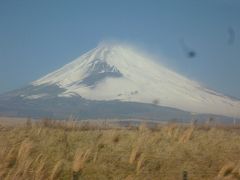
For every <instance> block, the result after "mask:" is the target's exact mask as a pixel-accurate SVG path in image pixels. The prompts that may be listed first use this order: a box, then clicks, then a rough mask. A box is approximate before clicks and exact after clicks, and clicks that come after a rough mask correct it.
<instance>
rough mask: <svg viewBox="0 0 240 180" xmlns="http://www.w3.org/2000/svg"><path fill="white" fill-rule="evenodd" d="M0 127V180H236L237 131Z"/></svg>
mask: <svg viewBox="0 0 240 180" xmlns="http://www.w3.org/2000/svg"><path fill="white" fill-rule="evenodd" d="M18 124H19V122H18V123H15V124H14V125H9V123H6V122H4V123H1V121H0V125H1V126H0V127H1V128H0V179H7V180H12V179H16V180H28V179H29V180H32V179H35V180H38V179H39V180H48V179H49V180H53V179H73V180H77V179H90V180H94V179H103V180H105V179H106V180H107V179H126V180H142V179H143V180H144V179H151V180H155V179H156V180H158V179H166V180H176V179H182V176H183V172H184V171H186V172H187V173H188V178H189V179H191V180H195V179H196V180H197V179H204V180H212V179H216V180H227V179H228V180H230V179H232V180H239V179H240V156H239V154H240V127H239V126H226V125H216V124H214V125H211V124H209V123H208V124H205V125H202V126H199V125H196V124H189V125H187V124H185V125H180V124H176V123H175V124H172V123H170V124H165V125H163V124H159V125H156V126H155V127H154V128H150V127H149V126H148V125H147V124H146V123H143V124H140V125H139V126H138V127H126V128H124V127H119V126H116V124H110V123H107V122H87V121H84V122H80V123H79V122H77V121H75V120H74V119H69V120H67V121H52V120H49V119H45V120H42V121H37V122H33V121H30V120H28V121H26V120H25V121H24V123H20V124H21V125H18Z"/></svg>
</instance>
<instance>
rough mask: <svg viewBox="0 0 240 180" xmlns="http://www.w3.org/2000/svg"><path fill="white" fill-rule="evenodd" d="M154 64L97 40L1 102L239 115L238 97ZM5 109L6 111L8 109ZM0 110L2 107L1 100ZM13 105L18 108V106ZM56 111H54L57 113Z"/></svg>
mask: <svg viewBox="0 0 240 180" xmlns="http://www.w3.org/2000/svg"><path fill="white" fill-rule="evenodd" d="M158 62H159V61H155V60H154V59H153V58H151V57H149V56H148V55H145V54H144V53H142V52H141V51H139V50H136V49H135V48H133V47H130V46H127V45H122V44H120V45H119V44H111V43H110V44H109V43H102V44H100V45H99V46H97V47H96V48H95V49H93V50H91V51H89V52H87V53H85V54H83V55H82V56H80V57H79V58H77V59H76V60H74V61H72V62H71V63H69V64H67V65H65V66H63V67H62V68H60V69H58V70H56V71H54V72H52V73H50V74H48V75H46V76H44V77H42V78H40V79H39V80H36V81H34V82H32V83H31V84H30V85H29V86H27V87H25V88H22V89H20V90H16V91H13V92H10V93H7V94H5V95H3V96H0V100H1V99H5V101H4V103H5V104H9V107H12V104H13V103H12V102H14V101H16V99H17V101H18V102H21V103H20V104H22V103H23V102H25V104H22V105H21V106H26V107H29V108H30V105H29V104H34V105H32V106H31V108H30V109H34V110H36V109H41V110H43V109H44V111H47V109H49V107H48V108H46V104H47V103H48V102H49V103H50V104H51V103H52V102H53V99H54V102H58V105H59V106H61V108H60V107H59V109H63V110H66V109H68V110H69V111H68V112H73V109H74V108H75V109H74V112H80V111H81V112H84V113H86V112H88V111H89V110H90V109H92V110H93V111H94V108H95V109H101V110H102V111H103V112H101V110H99V114H101V115H102V114H103V113H104V112H105V113H106V114H107V112H108V113H109V114H112V113H113V112H114V113H116V114H118V113H119V112H115V111H116V109H118V111H121V115H123V114H125V113H126V112H128V113H129V114H130V113H132V114H134V113H136V114H139V113H144V112H143V111H146V112H147V114H148V115H150V114H151V113H152V114H154V113H155V115H157V112H163V109H161V108H163V107H164V108H165V109H164V111H165V112H167V113H169V114H171V115H172V116H168V117H171V118H173V117H175V116H174V115H176V116H178V115H179V113H180V111H178V110H181V113H180V114H185V115H186V112H189V114H190V113H196V114H215V115H221V116H228V117H237V116H238V117H239V116H240V114H238V112H239V111H240V101H238V100H236V99H233V98H230V97H228V96H225V95H223V94H221V93H217V92H215V91H213V90H210V89H207V88H205V87H203V86H202V85H200V84H199V83H198V82H195V81H192V80H190V79H188V78H186V77H184V76H182V75H180V74H178V73H176V72H174V71H172V70H170V69H168V68H166V67H164V66H163V65H161V64H160V63H158ZM6 97H8V98H6ZM13 97H14V98H13ZM9 99H11V101H9ZM50 99H51V100H50ZM60 99H61V101H60ZM70 99H71V101H70ZM8 102H11V103H8ZM33 102H34V103H33ZM39 102H41V103H39ZM44 102H45V104H44ZM15 104H16V103H15ZM39 104H41V107H39ZM69 104H74V105H73V106H70V105H69ZM152 104H155V105H154V106H153V105H152ZM156 105H157V107H159V108H160V109H161V110H160V109H157V107H156ZM36 106H37V108H36ZM56 106H57V105H56ZM74 106H75V107H74ZM9 107H8V108H7V109H8V111H11V109H10V108H9ZM66 107H67V108H66ZM76 107H78V108H76ZM113 107H114V108H115V109H114V110H113ZM1 108H2V109H4V108H5V109H6V107H5V106H4V105H2V107H1V103H0V110H1ZM104 108H105V109H104ZM168 108H169V109H168ZM171 108H172V109H171ZM15 109H17V112H21V110H19V108H18V107H16V108H15ZM59 109H55V110H54V112H55V113H56V112H58V113H59V112H60V110H59ZM166 109H167V111H166ZM96 112H97V111H96ZM153 112H154V113H153ZM175 112H178V113H175ZM0 113H1V111H0ZM91 113H92V112H91ZM91 113H90V114H91ZM162 114H163V113H161V114H160V115H162ZM137 117H138V116H137ZM184 117H186V116H184ZM176 118H177V117H176Z"/></svg>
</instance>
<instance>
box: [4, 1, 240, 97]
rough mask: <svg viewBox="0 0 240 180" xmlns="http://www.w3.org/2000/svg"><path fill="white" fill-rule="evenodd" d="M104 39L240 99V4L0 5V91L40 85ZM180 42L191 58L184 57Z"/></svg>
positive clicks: (51, 2)
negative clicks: (37, 82) (161, 60)
mask: <svg viewBox="0 0 240 180" xmlns="http://www.w3.org/2000/svg"><path fill="white" fill-rule="evenodd" d="M229 27H231V28H232V29H233V30H234V32H235V41H234V43H233V44H231V45H229V44H228V38H229V34H228V28H229ZM105 39H114V40H119V41H124V42H130V43H131V44H135V45H137V46H140V47H142V48H144V49H146V51H147V52H149V53H153V54H155V55H163V56H165V57H166V59H167V60H165V61H164V64H167V66H168V67H171V68H172V69H174V70H176V71H177V72H179V73H181V74H183V75H185V76H187V77H190V78H192V79H194V80H197V81H199V82H201V83H202V84H204V85H206V86H207V87H210V88H212V89H215V90H218V91H220V92H223V93H225V94H227V95H232V96H235V97H238V98H240V1H239V0H144V1H143V0H55V1H53V0H38V1H37V0H0V92H5V91H8V90H12V89H14V88H19V87H22V86H24V85H26V84H28V83H29V82H31V81H33V80H36V79H38V78H39V77H41V76H43V75H45V74H47V73H49V72H51V71H53V70H55V69H57V68H59V67H61V66H62V65H64V64H66V63H68V62H70V61H71V60H73V59H74V58H76V57H78V56H79V55H81V54H82V53H84V52H86V51H88V50H90V49H92V48H94V47H95V46H96V45H97V44H98V43H99V42H100V41H102V40H105ZM182 39H184V41H185V43H186V44H187V46H189V47H191V48H193V49H194V50H195V51H196V52H197V56H196V58H192V59H190V58H187V57H186V55H185V53H184V51H183V49H182V45H181V43H180V42H181V40H182Z"/></svg>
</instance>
